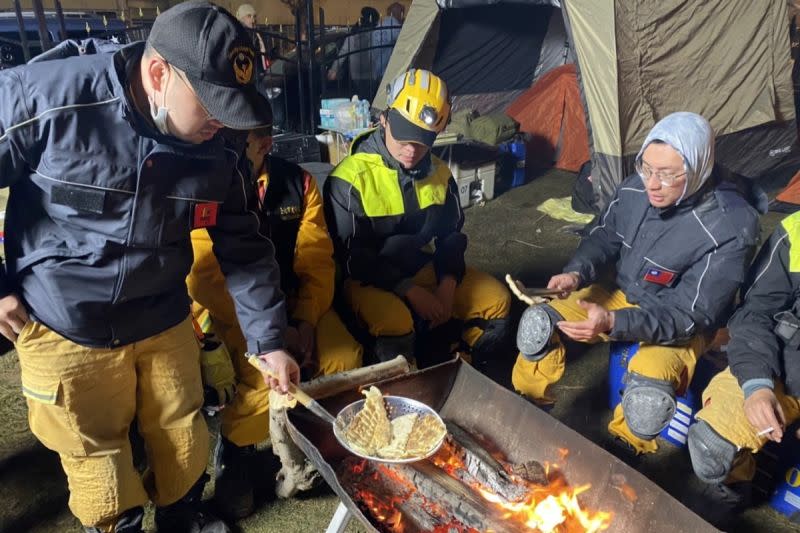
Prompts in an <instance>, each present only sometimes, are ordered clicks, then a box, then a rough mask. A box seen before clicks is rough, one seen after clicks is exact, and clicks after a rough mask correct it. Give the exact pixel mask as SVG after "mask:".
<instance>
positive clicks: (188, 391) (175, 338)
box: [16, 319, 209, 530]
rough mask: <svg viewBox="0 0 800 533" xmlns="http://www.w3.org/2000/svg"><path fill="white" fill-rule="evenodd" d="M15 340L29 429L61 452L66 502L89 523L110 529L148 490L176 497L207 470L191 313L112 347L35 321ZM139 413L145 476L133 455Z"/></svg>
mask: <svg viewBox="0 0 800 533" xmlns="http://www.w3.org/2000/svg"><path fill="white" fill-rule="evenodd" d="M16 348H17V352H18V353H19V360H20V366H21V370H22V391H23V394H24V395H25V397H26V399H27V403H28V421H29V423H30V427H31V431H32V432H33V434H34V435H36V437H37V438H38V439H39V440H40V441H41V442H42V444H44V445H45V446H47V447H48V448H50V449H51V450H53V451H55V452H58V454H59V456H60V457H61V465H62V466H63V468H64V472H65V473H66V474H67V480H68V481H69V489H70V497H69V507H70V509H71V510H72V512H73V514H74V515H75V516H76V517H77V518H78V519H79V520H80V521H81V523H82V524H83V525H85V526H95V527H99V528H100V529H103V530H113V525H114V523H115V522H116V517H117V516H118V515H119V514H120V513H122V512H124V511H126V510H128V509H131V508H133V507H136V506H140V505H144V504H145V502H147V500H148V495H149V497H150V499H152V500H153V502H155V504H156V505H158V506H164V505H169V504H171V503H174V502H175V501H177V500H178V499H180V498H182V497H183V496H184V495H185V494H186V492H187V491H188V490H189V488H191V486H192V485H193V484H194V483H195V482H196V481H197V480H198V479H199V478H200V476H201V475H202V474H203V472H204V471H205V468H206V463H207V461H208V446H209V444H208V441H209V438H208V428H207V427H206V424H205V422H204V420H203V417H202V415H201V414H200V407H201V406H202V405H203V387H202V384H201V381H200V348H199V344H198V342H197V338H196V336H195V334H194V331H193V330H192V325H191V322H190V321H189V320H188V319H187V320H185V321H183V322H181V323H180V324H178V325H177V326H174V327H172V328H170V329H168V330H166V331H164V332H163V333H159V334H158V335H155V336H153V337H150V338H148V339H145V340H143V341H140V342H135V343H133V344H130V345H127V346H123V347H120V348H115V349H103V348H87V347H84V346H80V345H78V344H75V343H73V342H72V341H69V340H67V339H65V338H64V337H62V336H60V335H58V334H57V333H55V332H53V331H51V330H50V329H48V328H47V327H46V326H44V325H42V324H38V323H35V322H33V321H29V322H28V323H27V324H26V325H25V327H24V328H23V329H22V331H21V332H20V335H19V339H18V340H17V343H16ZM134 418H136V419H137V420H138V425H139V433H141V435H142V437H143V438H144V442H145V449H146V452H147V462H148V466H149V471H148V472H147V474H146V475H145V478H144V480H142V479H141V477H140V475H139V473H138V472H137V471H136V469H135V468H134V465H133V459H132V455H131V445H130V440H129V435H128V430H129V428H130V425H131V423H132V422H133V420H134Z"/></svg>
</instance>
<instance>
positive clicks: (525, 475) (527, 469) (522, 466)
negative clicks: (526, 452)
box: [509, 461, 547, 485]
mask: <svg viewBox="0 0 800 533" xmlns="http://www.w3.org/2000/svg"><path fill="white" fill-rule="evenodd" d="M509 473H510V474H511V475H514V476H517V477H519V478H522V479H524V480H525V481H528V482H530V483H535V484H536V485H547V471H546V470H545V469H544V467H543V466H542V463H540V462H538V461H526V462H524V463H519V464H516V465H511V466H510V467H509Z"/></svg>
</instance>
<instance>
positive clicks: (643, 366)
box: [511, 284, 705, 453]
mask: <svg viewBox="0 0 800 533" xmlns="http://www.w3.org/2000/svg"><path fill="white" fill-rule="evenodd" d="M578 300H585V301H587V302H592V303H596V304H598V305H601V306H603V307H605V308H606V309H608V310H609V311H616V310H618V309H625V308H630V307H635V306H634V305H632V304H630V303H628V300H627V299H626V298H625V294H624V293H623V292H622V291H621V290H619V289H616V290H613V291H608V290H606V289H605V288H604V287H602V286H601V285H598V284H595V285H590V286H588V287H586V288H584V289H581V290H578V291H575V292H573V293H571V294H570V295H569V296H568V297H567V298H565V299H563V300H557V299H556V300H552V301H551V302H550V306H551V307H552V308H553V309H555V310H556V311H558V313H559V314H560V315H561V316H562V317H564V320H565V321H580V320H586V318H587V315H586V311H585V310H584V309H583V308H582V307H581V306H580V305H578ZM608 340H609V339H608V336H607V335H599V336H598V337H596V338H595V339H592V340H591V341H590V344H594V343H598V342H604V341H608ZM553 342H554V343H555V347H554V348H553V349H552V350H550V352H549V353H548V354H547V355H545V356H544V357H543V358H542V359H540V360H539V361H535V362H534V361H528V360H527V359H525V358H524V357H523V356H522V354H520V355H518V356H517V362H516V364H515V365H514V369H513V371H512V374H511V382H512V383H513V385H514V388H515V389H516V390H517V391H518V392H520V393H522V394H524V395H525V396H528V397H529V398H531V399H532V400H534V401H537V402H541V403H551V402H552V400H551V399H550V398H548V397H547V395H546V392H547V387H548V386H549V385H552V384H553V383H555V382H557V381H558V380H559V379H561V376H563V375H564V367H565V362H566V361H565V360H566V349H565V347H564V344H563V343H562V342H561V339H560V338H559V335H558V333H553ZM704 350H705V340H704V338H703V337H702V336H697V337H695V338H693V339H692V340H691V342H690V343H689V344H687V345H685V346H659V345H653V344H641V345H640V346H639V350H638V351H637V352H636V355H634V356H633V357H632V358H631V359H630V361H629V362H628V371H629V372H635V373H637V374H639V375H642V376H645V377H648V378H653V379H659V380H662V381H668V382H670V383H671V384H672V386H673V387H674V388H675V390H676V391H677V394H678V395H681V394H683V393H685V391H686V387H687V386H688V384H689V383H690V382H691V379H692V376H693V375H694V368H695V365H696V363H697V359H698V358H699V357H700V356H701V355H702V353H703V351H704ZM608 430H609V431H610V432H611V434H612V435H615V436H617V437H620V438H622V439H624V440H625V441H627V442H628V443H630V444H631V446H633V447H634V448H635V449H636V451H637V452H638V453H644V452H647V453H652V452H655V451H656V450H657V449H658V445H657V444H656V442H655V440H652V441H646V440H643V439H640V438H639V437H637V436H635V435H634V434H633V433H631V431H630V429H629V428H628V426H627V424H626V423H625V418H624V416H623V414H622V405H621V404H620V405H618V406H617V407H616V409H615V410H614V418H613V419H612V420H611V422H610V423H609V424H608Z"/></svg>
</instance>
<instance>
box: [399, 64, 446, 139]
mask: <svg viewBox="0 0 800 533" xmlns="http://www.w3.org/2000/svg"><path fill="white" fill-rule="evenodd" d="M387 90H388V98H387V104H388V111H389V113H388V118H389V125H390V127H391V129H392V136H393V137H394V138H395V139H397V140H399V141H409V142H419V143H422V144H426V145H428V146H430V145H432V144H433V140H434V139H435V138H436V134H438V133H440V132H441V131H442V130H444V128H445V126H447V121H448V120H450V98H449V95H448V94H447V85H445V83H444V81H443V80H442V79H441V78H439V77H438V76H436V75H435V74H433V73H432V72H430V71H428V70H423V69H411V70H409V71H408V72H404V73H403V74H401V75H400V76H398V77H397V78H395V80H394V81H393V82H392V83H391V84H390V85H389V86H388V87H387ZM398 115H399V116H398ZM400 117H402V118H403V119H405V120H404V121H400V120H398V118H400ZM402 122H405V123H406V124H402ZM420 130H422V131H420Z"/></svg>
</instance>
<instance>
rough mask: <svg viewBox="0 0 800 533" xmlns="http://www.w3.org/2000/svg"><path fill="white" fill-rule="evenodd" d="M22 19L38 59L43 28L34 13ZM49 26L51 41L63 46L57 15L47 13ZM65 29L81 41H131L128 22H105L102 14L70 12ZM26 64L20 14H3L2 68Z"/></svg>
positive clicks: (0, 15) (0, 37)
mask: <svg viewBox="0 0 800 533" xmlns="http://www.w3.org/2000/svg"><path fill="white" fill-rule="evenodd" d="M22 18H23V22H24V24H25V36H26V37H27V39H28V47H29V50H30V54H31V57H35V56H37V55H39V54H41V53H42V45H41V43H40V42H39V25H38V23H37V21H36V17H35V16H34V14H33V12H31V11H24V12H23V13H22ZM45 24H46V26H47V32H48V36H49V38H50V41H51V42H53V43H54V44H55V43H59V42H60V41H61V38H60V27H59V23H58V19H57V18H56V14H55V13H54V12H45ZM64 26H65V27H66V30H67V39H75V40H81V39H87V38H90V37H95V38H100V39H110V40H115V41H116V42H119V43H126V42H127V34H126V31H127V28H126V27H125V23H124V22H122V21H121V20H119V19H116V18H108V17H106V18H105V19H104V18H103V16H102V15H95V14H90V13H84V12H79V11H66V12H64ZM23 63H25V54H24V53H23V50H22V45H21V43H20V36H19V25H18V24H17V17H16V14H15V13H13V12H3V13H0V69H2V68H11V67H14V66H17V65H22V64H23Z"/></svg>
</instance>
